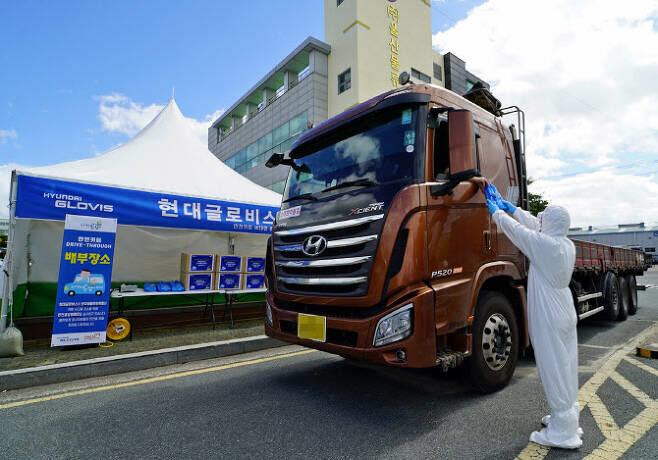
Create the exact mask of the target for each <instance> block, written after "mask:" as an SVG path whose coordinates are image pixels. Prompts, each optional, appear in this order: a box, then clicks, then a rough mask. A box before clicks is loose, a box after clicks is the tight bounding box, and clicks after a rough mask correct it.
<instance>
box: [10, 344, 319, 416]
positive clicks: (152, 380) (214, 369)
mask: <svg viewBox="0 0 658 460" xmlns="http://www.w3.org/2000/svg"><path fill="white" fill-rule="evenodd" d="M315 351H316V350H302V351H295V352H293V353H286V354H284V355H277V356H269V357H267V358H259V359H252V360H249V361H240V362H237V363H232V364H224V365H222V366H215V367H208V368H205V369H195V370H192V371H185V372H178V373H176V374H169V375H160V376H158V377H150V378H147V379H142V380H135V381H132V382H125V383H117V384H114V385H104V386H100V387H95V388H86V389H84V390H76V391H70V392H67V393H60V394H55V395H50V396H43V397H41V398H33V399H26V400H24V401H14V402H11V403H6V404H0V410H1V409H9V408H11V407H19V406H26V405H28V404H36V403H40V402H46V401H52V400H55V399H61V398H68V397H70V396H78V395H85V394H89V393H97V392H99V391H107V390H114V389H117V388H126V387H133V386H137V385H145V384H147V383H155V382H162V381H164V380H171V379H178V378H181V377H188V376H190V375H198V374H205V373H207V372H217V371H223V370H226V369H233V368H236V367H243V366H250V365H252V364H260V363H265V362H268V361H274V360H276V359H282V358H292V357H293V356H301V355H305V354H308V353H313V352H315Z"/></svg>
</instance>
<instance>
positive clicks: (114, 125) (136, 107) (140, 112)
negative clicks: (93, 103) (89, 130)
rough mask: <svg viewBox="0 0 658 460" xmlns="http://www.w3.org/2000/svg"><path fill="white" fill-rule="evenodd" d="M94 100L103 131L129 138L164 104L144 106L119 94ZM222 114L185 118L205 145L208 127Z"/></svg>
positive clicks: (219, 112) (151, 118)
mask: <svg viewBox="0 0 658 460" xmlns="http://www.w3.org/2000/svg"><path fill="white" fill-rule="evenodd" d="M96 99H97V100H98V101H99V105H98V119H99V120H100V122H101V127H102V129H103V131H107V132H112V133H121V134H125V135H127V136H130V137H132V136H134V135H135V134H137V133H138V132H139V131H140V130H141V129H142V128H144V127H145V126H146V125H147V124H148V123H149V122H150V121H151V120H153V118H155V117H156V115H157V114H158V113H160V111H161V110H162V109H163V108H164V104H155V103H153V104H150V105H144V104H142V103H138V102H134V101H133V100H132V99H130V98H129V97H127V96H125V95H123V94H119V93H112V94H107V95H103V96H97V97H96ZM222 113H224V110H221V109H220V110H217V111H215V112H214V113H212V114H208V115H206V116H205V117H204V118H203V120H197V119H195V118H189V117H185V118H186V119H187V120H188V121H189V122H190V125H191V126H192V128H193V129H194V131H195V132H196V133H197V135H198V136H199V139H201V141H202V142H203V143H204V144H207V143H208V127H209V126H210V125H211V124H212V122H213V121H215V120H216V119H217V118H218V117H219V116H220V115H221V114H222Z"/></svg>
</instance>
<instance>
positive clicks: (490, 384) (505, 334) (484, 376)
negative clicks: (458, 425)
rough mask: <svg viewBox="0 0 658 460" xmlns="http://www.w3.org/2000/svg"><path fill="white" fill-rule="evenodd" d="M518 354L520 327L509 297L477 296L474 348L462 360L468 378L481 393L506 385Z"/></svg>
mask: <svg viewBox="0 0 658 460" xmlns="http://www.w3.org/2000/svg"><path fill="white" fill-rule="evenodd" d="M518 355H519V330H518V326H517V324H516V316H515V314H514V310H512V306H511V305H510V301H509V300H508V299H507V297H505V296H504V295H502V294H500V293H498V292H485V293H483V294H482V295H481V296H480V298H479V299H478V304H477V307H476V308H475V320H474V322H473V352H472V354H471V356H470V357H468V358H467V359H466V361H465V362H464V374H465V377H466V380H467V382H468V383H469V384H470V385H471V386H472V387H473V389H475V390H476V391H478V392H480V393H491V392H493V391H497V390H500V389H501V388H503V387H505V386H506V385H507V383H508V382H509V381H510V379H511V378H512V374H514V369H515V368H516V361H517V359H518Z"/></svg>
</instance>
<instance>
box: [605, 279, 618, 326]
mask: <svg viewBox="0 0 658 460" xmlns="http://www.w3.org/2000/svg"><path fill="white" fill-rule="evenodd" d="M619 297H620V296H619V280H618V279H617V275H615V274H614V273H612V272H608V273H606V274H605V276H604V277H603V301H604V307H605V309H604V310H603V313H604V314H605V317H606V318H607V319H609V320H610V321H615V320H616V319H617V317H618V316H619Z"/></svg>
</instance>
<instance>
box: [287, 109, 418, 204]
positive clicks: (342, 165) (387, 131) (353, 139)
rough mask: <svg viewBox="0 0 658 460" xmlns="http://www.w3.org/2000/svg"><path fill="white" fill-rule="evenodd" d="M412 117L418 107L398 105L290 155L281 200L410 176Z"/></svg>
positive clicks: (311, 197) (413, 146) (413, 136)
mask: <svg viewBox="0 0 658 460" xmlns="http://www.w3.org/2000/svg"><path fill="white" fill-rule="evenodd" d="M417 116H418V109H417V106H413V107H410V106H397V107H393V108H391V109H388V110H385V111H382V112H379V113H376V114H374V115H370V116H368V117H364V118H363V119H362V120H359V121H357V122H355V123H352V124H350V125H349V126H348V127H345V128H341V129H340V130H336V131H334V132H333V133H330V134H328V135H326V136H323V138H322V139H320V140H319V141H318V143H317V145H314V146H313V147H312V148H311V151H310V153H308V154H306V155H304V156H302V157H301V158H296V159H294V162H295V165H296V166H295V167H293V168H291V169H290V173H289V176H288V181H287V183H286V189H285V191H284V194H283V200H284V202H285V201H294V200H303V199H306V200H314V199H315V197H314V195H316V194H320V193H321V192H329V191H334V190H336V191H338V190H340V189H343V190H348V189H349V188H351V187H371V186H374V185H379V184H385V183H387V182H393V181H403V180H405V179H412V178H413V175H414V160H415V158H416V150H417V147H418V146H417V142H418V140H417V139H416V130H417ZM311 142H313V141H311ZM293 155H294V151H293ZM341 191H342V190H341Z"/></svg>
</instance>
